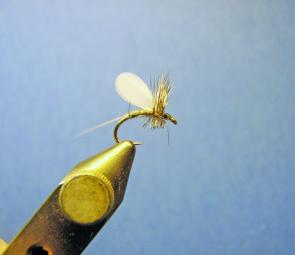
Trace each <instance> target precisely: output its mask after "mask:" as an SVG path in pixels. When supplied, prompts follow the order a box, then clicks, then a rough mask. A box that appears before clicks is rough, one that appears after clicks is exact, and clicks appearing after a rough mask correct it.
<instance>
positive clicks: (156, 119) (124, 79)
mask: <svg viewBox="0 0 295 255" xmlns="http://www.w3.org/2000/svg"><path fill="white" fill-rule="evenodd" d="M115 86H116V90H117V92H118V94H119V96H120V97H121V98H122V99H123V100H125V101H126V102H127V103H129V104H131V105H134V106H136V107H137V108H138V109H136V110H134V111H131V112H128V113H126V114H125V115H122V116H119V117H117V118H115V119H112V120H109V121H106V122H104V123H101V124H99V125H97V126H95V127H93V128H90V129H87V130H85V131H83V132H82V133H81V134H80V135H84V134H86V133H89V132H92V131H94V130H96V129H97V128H100V127H102V126H105V125H108V124H111V123H113V122H115V121H117V125H116V126H115V128H114V133H113V135H114V138H115V141H116V142H117V143H119V142H120V139H119V137H118V130H119V128H120V127H121V125H122V124H123V123H124V122H126V121H127V120H129V119H134V118H137V117H145V118H146V122H145V123H144V126H149V127H150V128H152V129H156V128H164V126H165V124H166V122H167V121H170V122H172V123H173V124H177V121H176V119H175V118H174V117H173V116H172V115H170V114H169V113H167V112H165V108H166V106H167V104H168V99H169V95H170V93H171V81H170V80H169V77H168V76H167V75H161V76H160V77H159V78H158V79H157V80H155V81H154V83H153V90H151V89H150V88H149V87H148V86H147V85H146V83H145V82H144V81H143V80H142V79H141V78H140V77H138V76H137V75H136V74H133V73H130V72H124V73H121V74H119V75H118V77H117V78H116V81H115Z"/></svg>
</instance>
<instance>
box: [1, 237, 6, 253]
mask: <svg viewBox="0 0 295 255" xmlns="http://www.w3.org/2000/svg"><path fill="white" fill-rule="evenodd" d="M6 247H7V243H6V242H4V241H3V240H2V239H0V255H1V254H2V252H3V251H4V250H5V249H6Z"/></svg>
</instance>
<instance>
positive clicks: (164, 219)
mask: <svg viewBox="0 0 295 255" xmlns="http://www.w3.org/2000/svg"><path fill="white" fill-rule="evenodd" d="M294 12H295V2H294V1H293V0H290V1H287V0H283V1H275V0H250V1H249V0H219V1H217V0H214V1H206V0H195V1H194V0H191V1H154V0H153V1H132V0H127V1H82V0H81V1H68V0H65V1H55V0H50V1H49V0H48V1H32V0H27V1H14V0H9V1H8V0H0V117H1V120H0V141H1V149H0V162H1V170H0V171H1V177H0V201H1V211H0V236H2V237H3V238H4V239H6V240H10V239H11V238H12V237H13V236H14V235H15V234H16V233H17V232H18V231H19V230H20V228H21V227H22V226H23V225H24V224H25V222H26V221H27V220H28V219H29V218H30V216H31V215H32V214H33V212H35V211H36V210H37V208H38V207H39V206H40V204H41V202H42V201H44V199H45V198H46V197H47V196H48V194H49V193H50V192H51V191H52V190H53V188H54V187H55V186H56V184H57V183H58V182H59V181H60V180H61V179H62V177H63V176H64V175H65V174H66V173H67V172H68V171H69V170H70V169H71V168H72V167H73V166H74V165H75V164H76V163H77V162H79V161H81V160H83V159H85V158H87V157H89V156H90V155H93V154H95V153H98V152H100V151H101V150H103V149H105V148H106V147H109V146H111V145H112V144H113V138H112V126H109V127H105V128H101V129H100V130H98V131H97V132H95V133H93V134H90V135H88V136H85V137H83V138H80V139H77V140H75V139H73V137H74V136H75V135H76V134H77V133H79V132H80V131H81V130H83V129H84V128H87V127H91V126H93V125H95V124H97V123H99V122H102V121H105V120H108V119H110V118H113V117H116V116H117V115H119V114H122V113H124V112H126V111H127V109H128V106H127V104H126V103H124V102H123V101H122V100H121V99H120V98H119V96H118V95H117V94H116V92H115V90H114V79H115V77H116V76H117V74H118V73H120V72H122V71H132V72H135V73H137V74H139V75H140V76H141V77H143V78H144V79H145V80H149V78H150V76H152V77H153V76H156V75H158V74H160V73H162V72H169V73H170V76H171V79H172V80H173V82H174V90H173V95H172V98H171V100H170V105H169V107H168V109H167V110H168V111H169V112H170V113H172V114H174V115H175V116H176V117H177V119H178V121H179V125H178V126H173V127H172V126H170V136H171V145H170V146H168V145H167V134H166V131H165V130H158V131H150V130H144V129H142V128H141V127H140V125H141V122H140V121H133V122H132V123H131V122H130V123H129V124H128V125H126V126H125V127H124V130H122V135H123V136H124V137H126V138H129V139H136V140H141V141H144V146H140V147H138V150H137V154H136V158H135V162H134V165H133V171H132V174H131V177H130V181H129V185H128V189H127V193H126V196H125V200H124V203H123V204H122V205H121V207H120V208H119V210H118V211H117V212H116V214H115V215H114V217H113V218H112V220H111V221H110V222H109V223H108V224H107V225H106V226H105V228H104V229H103V230H102V231H101V233H100V234H99V236H97V238H96V239H95V240H94V241H93V243H91V245H90V246H89V247H88V248H87V250H86V251H85V254H89V255H91V254H92V255H95V254H112V255H114V254H176V255H177V254H194V255H195V254H200V255H216V254H222V255H224V254H229V255H236V254H245V255H249V254H251V255H256V254H257V255H258V254H259V255H261V254H263V255H264V254H265V255H272V254H273V255H293V254H295V241H294V240H295V217H294V216H295V215H294V214H295V173H294V171H295V155H294V151H295V110H294V109H295V108H294V106H295V27H294V25H295V15H294Z"/></svg>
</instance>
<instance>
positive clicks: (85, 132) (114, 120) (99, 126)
mask: <svg viewBox="0 0 295 255" xmlns="http://www.w3.org/2000/svg"><path fill="white" fill-rule="evenodd" d="M122 117H124V115H122V116H119V117H117V118H115V119H112V120H108V121H106V122H103V123H100V124H98V125H96V126H95V127H91V128H87V129H85V130H83V131H82V132H81V133H79V134H78V135H77V136H76V138H78V137H80V136H83V135H86V134H88V133H91V132H93V131H95V130H96V129H98V128H101V127H104V126H106V125H109V124H111V123H113V122H116V121H118V120H120V119H122Z"/></svg>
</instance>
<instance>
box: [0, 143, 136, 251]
mask: <svg viewBox="0 0 295 255" xmlns="http://www.w3.org/2000/svg"><path fill="white" fill-rule="evenodd" d="M134 155H135V145H134V144H133V143H132V142H130V141H123V142H120V143H118V144H116V145H115V146H113V147H111V148H109V149H107V150H106V151H104V152H102V153H100V154H98V155H95V156H93V157H91V158H89V159H87V160H85V161H83V162H81V163H80V164H78V165H77V166H76V167H75V168H74V169H73V170H72V171H71V172H70V173H69V174H68V175H67V176H66V177H65V178H64V180H63V181H62V182H61V183H60V184H59V185H58V186H57V188H56V189H55V190H54V191H53V193H52V194H51V195H50V196H49V198H48V199H47V201H46V202H45V203H44V204H43V205H42V206H41V208H40V209H39V210H38V211H37V213H36V214H35V215H34V216H33V218H32V219H31V220H30V221H29V222H28V224H27V225H26V226H25V227H24V228H23V230H22V231H21V232H20V233H19V234H18V235H17V236H16V237H15V239H14V240H13V241H12V242H11V244H10V245H9V246H8V247H7V249H6V250H5V251H4V253H3V255H30V254H33V255H38V254H49V255H76V254H77V255H78V254H81V253H82V251H83V250H84V249H85V248H86V247H87V245H88V244H89V242H90V241H91V240H92V239H93V238H94V236H95V235H96V234H97V233H98V232H99V230H100V229H101V228H102V227H103V226H104V224H105V223H106V222H107V221H108V219H109V218H110V217H111V216H112V214H113V213H114V212H115V210H116V209H117V208H118V206H119V205H120V204H121V202H122V200H123V198H124V194H125V189H126V185H127V182H128V177H129V173H130V170H131V166H132V162H133V159H134ZM1 247H2V249H3V247H4V245H2V246H1V243H0V249H1ZM0 251H1V250H0ZM40 251H42V252H43V253H41V252H40ZM0 254H1V252H0Z"/></svg>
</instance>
